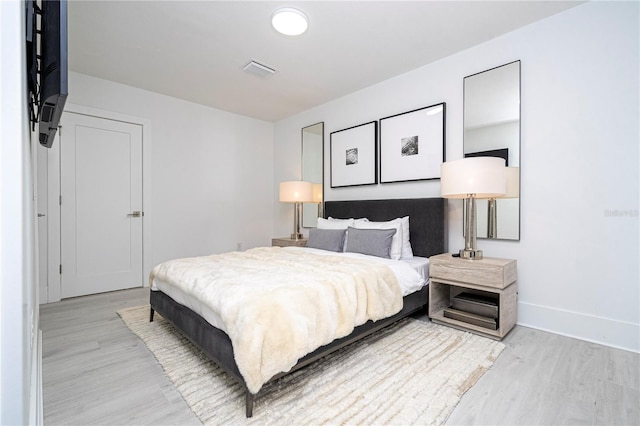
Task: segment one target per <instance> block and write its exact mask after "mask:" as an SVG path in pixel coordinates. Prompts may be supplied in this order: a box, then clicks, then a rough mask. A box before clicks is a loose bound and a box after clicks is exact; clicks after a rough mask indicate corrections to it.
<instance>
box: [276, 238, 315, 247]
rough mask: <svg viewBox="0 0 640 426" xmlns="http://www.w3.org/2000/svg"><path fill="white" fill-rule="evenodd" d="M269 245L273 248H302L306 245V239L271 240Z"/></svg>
mask: <svg viewBox="0 0 640 426" xmlns="http://www.w3.org/2000/svg"><path fill="white" fill-rule="evenodd" d="M271 245H272V246H273V247H290V246H294V247H304V246H306V245H307V239H306V238H303V239H301V240H294V239H292V238H272V239H271Z"/></svg>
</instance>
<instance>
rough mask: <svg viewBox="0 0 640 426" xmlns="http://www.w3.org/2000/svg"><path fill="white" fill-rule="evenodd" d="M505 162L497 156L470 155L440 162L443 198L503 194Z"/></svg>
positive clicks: (483, 196) (499, 195) (490, 196)
mask: <svg viewBox="0 0 640 426" xmlns="http://www.w3.org/2000/svg"><path fill="white" fill-rule="evenodd" d="M504 164H505V162H504V159H503V158H497V157H470V158H463V159H460V160H455V161H447V162H446V163H442V166H441V168H440V193H441V195H442V197H443V198H467V197H468V196H469V194H473V195H474V196H475V198H497V197H501V196H503V195H504V194H505V186H506V184H505V166H504Z"/></svg>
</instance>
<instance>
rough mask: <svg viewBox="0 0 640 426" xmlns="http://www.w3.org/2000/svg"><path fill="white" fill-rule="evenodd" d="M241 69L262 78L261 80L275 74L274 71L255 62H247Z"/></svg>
mask: <svg viewBox="0 0 640 426" xmlns="http://www.w3.org/2000/svg"><path fill="white" fill-rule="evenodd" d="M242 69H243V70H245V71H246V72H249V73H251V74H255V75H257V76H258V77H262V78H267V77H271V76H272V75H273V74H275V73H276V70H274V69H273V68H269V67H268V66H266V65H262V64H259V63H258V62H256V61H251V62H249V63H248V64H247V65H245V66H244V68H242Z"/></svg>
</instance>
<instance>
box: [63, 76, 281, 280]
mask: <svg viewBox="0 0 640 426" xmlns="http://www.w3.org/2000/svg"><path fill="white" fill-rule="evenodd" d="M68 103H69V104H73V105H75V106H76V107H81V108H84V109H87V110H100V111H107V112H109V113H111V114H116V115H128V116H135V117H138V118H140V119H141V120H143V121H144V122H145V123H146V125H145V130H144V131H145V133H147V132H150V133H151V134H145V135H144V147H143V181H144V183H143V185H144V195H143V201H144V204H145V207H144V208H145V222H146V224H145V225H144V233H145V236H144V239H145V253H144V263H145V271H144V274H146V276H148V273H149V270H150V269H151V268H152V267H153V266H155V265H156V264H158V263H160V262H162V261H165V260H168V259H172V258H179V257H189V256H199V255H206V254H212V253H221V252H225V251H232V250H236V249H237V248H238V246H239V245H241V246H242V248H243V249H247V248H251V247H255V246H260V245H267V244H269V243H270V238H271V234H272V230H273V217H272V215H271V212H272V211H273V200H272V197H271V194H272V193H273V186H272V182H273V134H274V132H273V124H272V123H269V122H265V121H261V120H256V119H252V118H249V117H244V116H241V115H238V114H233V113H229V112H226V111H221V110H217V109H214V108H210V107H207V106H204V105H199V104H195V103H192V102H188V101H184V100H181V99H177V98H173V97H170V96H166V95H162V94H158V93H154V92H149V91H146V90H142V89H138V88H134V87H130V86H126V85H122V84H119V83H114V82H111V81H107V80H102V79H99V78H95V77H91V76H87V75H83V74H79V73H75V72H70V73H69V99H68ZM147 211H148V212H149V214H148V215H147V213H146V212H147ZM147 268H148V269H149V270H147Z"/></svg>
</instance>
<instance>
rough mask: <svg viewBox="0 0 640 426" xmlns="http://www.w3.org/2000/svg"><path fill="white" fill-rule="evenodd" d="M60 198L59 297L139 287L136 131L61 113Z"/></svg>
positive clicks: (127, 125)
mask: <svg viewBox="0 0 640 426" xmlns="http://www.w3.org/2000/svg"><path fill="white" fill-rule="evenodd" d="M60 193H61V203H60V222H61V224H60V239H61V244H60V259H61V284H60V286H61V296H62V297H63V298H66V297H74V296H81V295H84V294H93V293H101V292H106V291H113V290H120V289H124V288H132V287H140V286H142V285H143V277H142V220H143V216H142V215H143V213H142V126H140V125H136V124H131V123H125V122H121V121H115V120H108V119H103V118H98V117H92V116H87V115H82V114H74V113H69V112H65V114H64V115H63V117H62V129H61V134H60Z"/></svg>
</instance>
